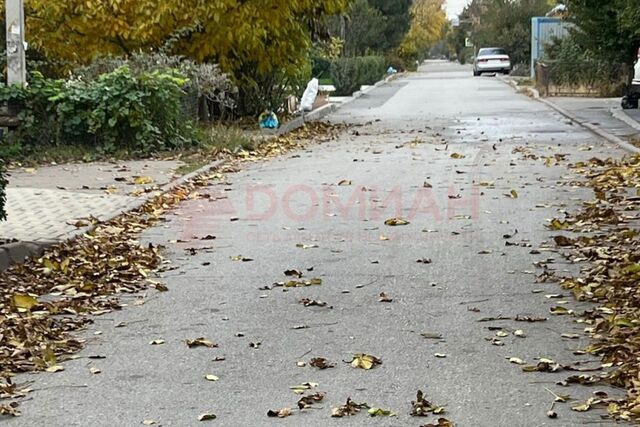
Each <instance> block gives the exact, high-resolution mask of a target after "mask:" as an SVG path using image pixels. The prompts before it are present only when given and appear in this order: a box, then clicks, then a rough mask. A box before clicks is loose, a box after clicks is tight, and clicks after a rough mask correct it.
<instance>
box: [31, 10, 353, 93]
mask: <svg viewBox="0 0 640 427" xmlns="http://www.w3.org/2000/svg"><path fill="white" fill-rule="evenodd" d="M347 3H348V0H291V1H281V0H261V1H255V0H254V1H247V0H215V1H214V0H29V1H28V3H27V10H26V15H27V24H26V25H27V40H28V41H29V42H30V43H31V44H32V45H33V46H35V47H36V48H37V49H38V50H40V51H41V52H43V53H44V54H45V55H47V56H48V57H51V58H62V59H65V60H68V61H70V62H72V63H78V64H86V63H89V62H91V61H92V60H93V59H94V58H96V57H99V56H105V55H113V56H121V55H128V54H130V53H131V52H137V51H143V52H144V51H153V50H158V49H161V48H163V47H166V46H167V42H171V43H170V46H171V52H170V53H173V54H178V55H184V56H187V57H189V58H192V59H195V60H197V61H202V62H204V61H207V62H216V63H219V64H220V66H221V68H222V70H223V71H225V72H229V73H231V74H232V75H233V76H235V78H236V80H237V81H238V82H239V83H240V85H241V87H253V88H256V87H260V86H261V85H263V84H264V83H265V82H266V81H267V80H271V79H272V77H273V76H272V74H273V73H276V74H278V75H280V76H294V75H296V73H299V72H300V70H301V69H302V68H304V67H305V65H306V63H307V54H308V51H309V48H310V44H311V39H310V28H312V27H313V26H314V24H315V23H317V22H318V21H319V20H321V19H322V18H323V17H324V16H327V15H331V14H336V13H340V12H342V11H343V10H344V8H345V7H346V5H347Z"/></svg>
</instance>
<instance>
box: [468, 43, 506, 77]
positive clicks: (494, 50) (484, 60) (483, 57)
mask: <svg viewBox="0 0 640 427" xmlns="http://www.w3.org/2000/svg"><path fill="white" fill-rule="evenodd" d="M482 73H503V74H509V73H511V58H509V55H508V54H507V51H506V50H504V49H502V48H500V47H486V48H482V49H480V50H479V51H478V55H477V56H476V59H475V60H474V61H473V75H474V76H476V77H477V76H479V75H481V74H482Z"/></svg>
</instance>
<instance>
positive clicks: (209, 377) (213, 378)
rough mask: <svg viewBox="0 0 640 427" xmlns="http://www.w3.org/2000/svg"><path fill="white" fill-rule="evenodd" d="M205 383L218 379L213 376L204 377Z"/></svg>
mask: <svg viewBox="0 0 640 427" xmlns="http://www.w3.org/2000/svg"><path fill="white" fill-rule="evenodd" d="M204 378H205V379H206V380H207V381H218V380H219V379H220V378H218V377H217V376H215V375H212V374H209V375H205V377H204Z"/></svg>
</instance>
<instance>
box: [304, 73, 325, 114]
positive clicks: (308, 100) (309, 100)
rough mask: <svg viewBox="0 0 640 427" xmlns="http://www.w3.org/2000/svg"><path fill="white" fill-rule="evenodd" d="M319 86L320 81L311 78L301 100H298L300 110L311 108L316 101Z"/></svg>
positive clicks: (309, 109)
mask: <svg viewBox="0 0 640 427" xmlns="http://www.w3.org/2000/svg"><path fill="white" fill-rule="evenodd" d="M319 86H320V82H319V81H318V79H316V78H313V79H311V81H310V82H309V83H308V84H307V88H306V89H305V91H304V95H302V101H301V102H300V111H311V110H313V104H314V103H315V102H316V98H317V96H318V89H319Z"/></svg>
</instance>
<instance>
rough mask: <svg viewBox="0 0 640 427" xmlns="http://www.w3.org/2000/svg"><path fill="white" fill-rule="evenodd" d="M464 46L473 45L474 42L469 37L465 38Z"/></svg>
mask: <svg viewBox="0 0 640 427" xmlns="http://www.w3.org/2000/svg"><path fill="white" fill-rule="evenodd" d="M464 47H473V42H472V41H471V39H470V38H469V37H467V38H465V39H464Z"/></svg>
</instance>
